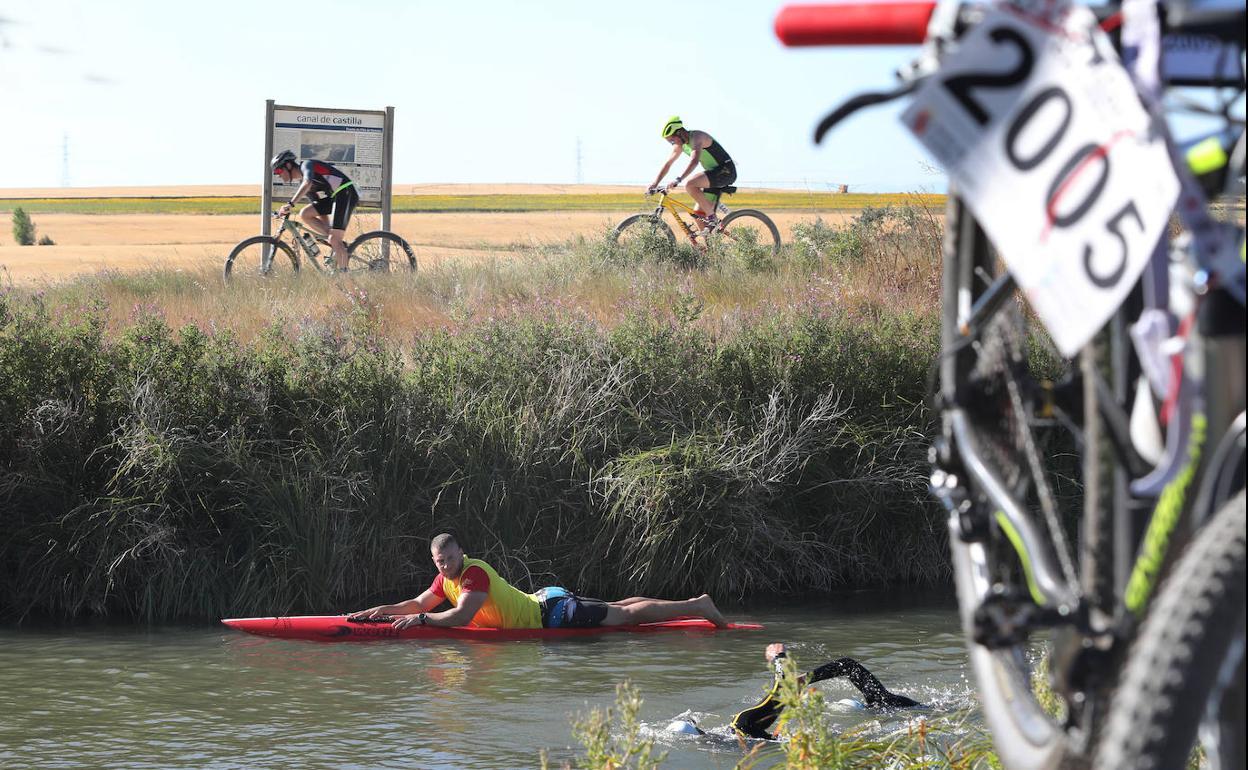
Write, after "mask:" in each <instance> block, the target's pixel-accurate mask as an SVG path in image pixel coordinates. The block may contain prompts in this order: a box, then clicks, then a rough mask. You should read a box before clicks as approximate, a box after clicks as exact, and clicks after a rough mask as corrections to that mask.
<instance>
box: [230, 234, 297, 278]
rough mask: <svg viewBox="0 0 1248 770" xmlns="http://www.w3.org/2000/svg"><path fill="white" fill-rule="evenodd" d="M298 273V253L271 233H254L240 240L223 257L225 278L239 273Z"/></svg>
mask: <svg viewBox="0 0 1248 770" xmlns="http://www.w3.org/2000/svg"><path fill="white" fill-rule="evenodd" d="M287 268H289V271H290V272H292V273H293V274H295V275H298V273H299V255H298V254H296V253H295V251H294V249H292V248H290V245H289V244H287V243H285V242H283V241H281V240H279V239H277V238H274V237H273V236H271V235H255V236H252V237H251V238H247V239H246V240H243V241H240V242H239V244H238V245H237V246H235V247H234V250H233V251H231V252H230V255H229V256H228V257H226V258H225V278H226V280H227V281H228V280H229V279H230V277H231V276H234V275H239V274H249V275H266V276H267V275H273V274H275V273H281V272H285V271H287Z"/></svg>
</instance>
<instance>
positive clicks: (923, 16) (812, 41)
mask: <svg viewBox="0 0 1248 770" xmlns="http://www.w3.org/2000/svg"><path fill="white" fill-rule="evenodd" d="M935 8H936V3H934V2H909V3H847V4H845V5H824V4H820V5H788V6H785V7H784V8H781V9H780V13H779V14H777V15H776V37H778V38H780V41H781V42H782V43H784V44H785V45H787V46H811V45H918V44H920V43H922V42H923V39H924V38H925V37H927V24H928V22H929V21H930V20H931V18H932V12H933V11H934V10H935Z"/></svg>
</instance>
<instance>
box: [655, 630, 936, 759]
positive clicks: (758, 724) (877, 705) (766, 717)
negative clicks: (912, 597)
mask: <svg viewBox="0 0 1248 770" xmlns="http://www.w3.org/2000/svg"><path fill="white" fill-rule="evenodd" d="M763 654H764V656H765V657H766V658H767V662H768V663H770V664H772V668H773V669H774V671H775V677H776V678H775V681H774V682H772V684H771V689H770V690H768V691H767V694H766V695H765V696H763V699H762V700H761V701H759V702H758V703H756V704H755V705H753V706H750V707H749V708H748V709H746V710H744V711H742V712H741V713H739V714H737V715H736V716H735V717H733V718H732V729H733V730H734V731H735V732H736V733H737V735H739V736H741V737H742V738H754V739H758V740H767V741H771V740H775V739H776V736H775V735H774V734H772V733H770V732H769V730H770V729H771V726H772V725H774V724H775V723H776V720H777V719H779V718H780V714H781V712H783V711H784V704H783V703H781V702H780V686H781V683H782V682H783V681H784V676H785V674H784V665H783V663H782V661H783V659H784V657H785V649H784V645H783V644H780V643H776V644H770V645H768V646H767V649H766V651H765V652H764V653H763ZM841 676H843V677H845V678H847V679H849V682H850V684H852V685H853V686H854V687H857V688H858V691H859V692H860V693H862V697H863V704H862V705H863V706H864V707H865V708H868V709H873V710H880V711H891V710H894V709H902V708H911V707H913V706H920V705H922V704H920V703H919V702H918V701H916V700H914V699H912V698H907V697H906V696H904V695H897V694H896V693H892V692H889V691H888V688H886V687H885V686H884V685H883V684H881V683H880V680H879V679H876V678H875V675H874V674H872V673H871V672H870V671H868V670H867V667H866V666H864V665H862V664H861V663H859V662H858V661H856V660H854V659H853V658H837V659H836V660H833V661H829V662H827V663H824V664H823V665H822V666H820V667H818V668H816V669H815V670H814V671H811V672H810V673H808V674H805V675H804V676H802V677H801V678H800V679H799V680H798V685H799V686H805V685H811V684H814V683H815V682H822V681H824V680H825V679H834V678H836V677H841ZM667 729H668V731H669V732H675V733H683V734H687V735H706V733H705V732H704V731H703V730H702V729H701V728H699V727H698V726H697V725H696V724H694V723H693V721H692V720H691V719H688V718H681V719H677V720H676V721H674V722H672V723H671V724H670V725H668V726H667Z"/></svg>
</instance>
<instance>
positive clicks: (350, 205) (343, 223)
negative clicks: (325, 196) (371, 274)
mask: <svg viewBox="0 0 1248 770" xmlns="http://www.w3.org/2000/svg"><path fill="white" fill-rule="evenodd" d="M333 201H334V211H333V219H332V221H331V222H330V225H329V246H330V248H332V249H333V250H334V261H335V262H337V263H338V269H339V270H346V269H347V263H348V260H349V257H348V255H347V245H346V236H347V225H348V224H349V223H350V222H351V214H352V212H354V211H355V204H357V203H359V202H360V196H359V195H358V194H357V193H356V192H355V190H354V189H352V188H347V189H346V190H343V191H342V192H340V193H338V194H337V195H335V196H334V197H333Z"/></svg>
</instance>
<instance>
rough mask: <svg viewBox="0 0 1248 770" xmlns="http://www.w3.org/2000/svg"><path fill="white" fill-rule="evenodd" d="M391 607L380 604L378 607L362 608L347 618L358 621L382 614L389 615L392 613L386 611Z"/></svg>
mask: <svg viewBox="0 0 1248 770" xmlns="http://www.w3.org/2000/svg"><path fill="white" fill-rule="evenodd" d="M389 609H392V607H391V605H389V604H379V605H377V606H376V607H372V608H370V609H367V610H360V611H359V612H353V613H351V614H350V615H348V616H347V620H348V621H356V620H370V619H372V618H378V617H381V616H382V615H389V614H390V613H389V612H387V611H386V610H389Z"/></svg>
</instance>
